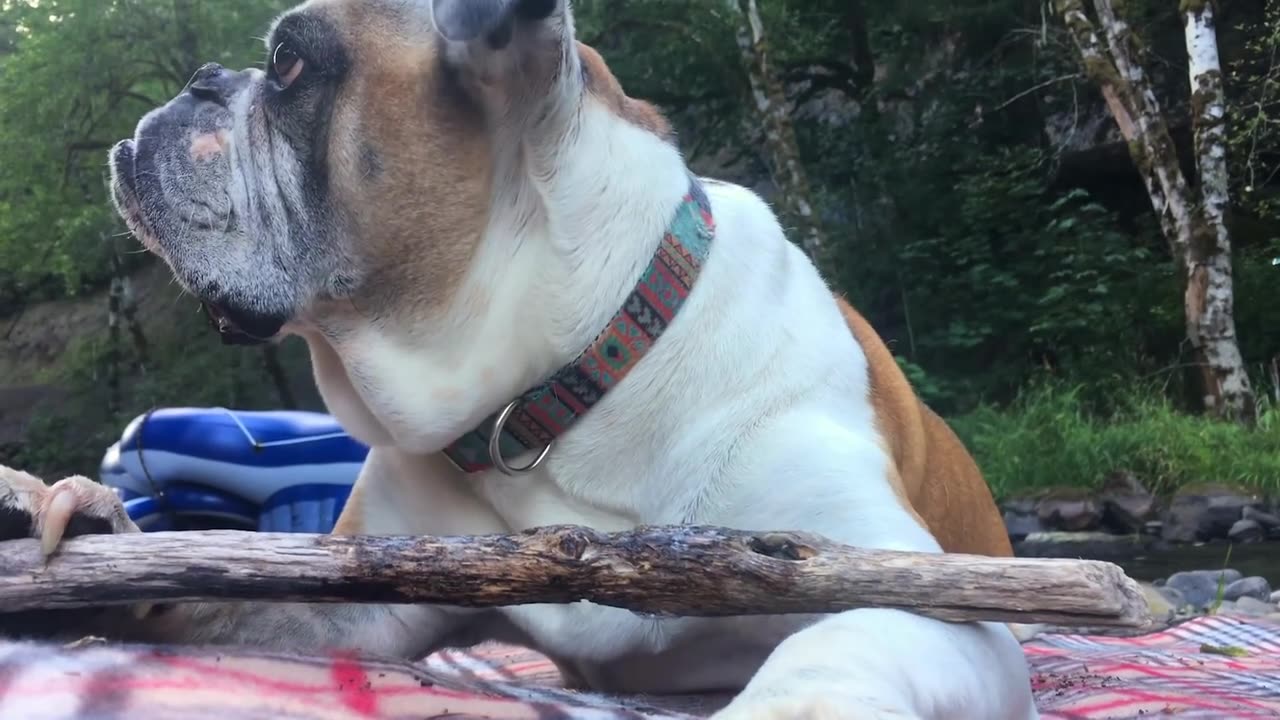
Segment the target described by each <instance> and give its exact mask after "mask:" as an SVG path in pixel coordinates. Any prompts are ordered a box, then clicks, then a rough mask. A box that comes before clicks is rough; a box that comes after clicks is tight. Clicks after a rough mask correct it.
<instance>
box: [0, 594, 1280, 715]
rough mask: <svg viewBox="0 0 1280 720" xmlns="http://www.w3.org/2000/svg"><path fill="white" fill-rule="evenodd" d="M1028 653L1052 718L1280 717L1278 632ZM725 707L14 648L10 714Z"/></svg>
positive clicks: (4, 654) (1204, 634) (1068, 643)
mask: <svg viewBox="0 0 1280 720" xmlns="http://www.w3.org/2000/svg"><path fill="white" fill-rule="evenodd" d="M1024 648H1025V650H1026V655H1027V660H1028V662H1029V663H1030V665H1031V668H1032V675H1033V679H1032V682H1033V685H1034V690H1035V693H1036V697H1037V700H1038V702H1039V705H1040V708H1041V712H1042V713H1043V717H1044V718H1045V720H1080V719H1083V718H1109V719H1121V718H1139V717H1141V718H1158V717H1176V718H1179V719H1180V720H1193V719H1194V720H1198V719H1201V718H1214V719H1215V720H1222V719H1224V718H1242V719H1245V720H1248V719H1252V718H1273V717H1280V625H1272V624H1265V623H1262V622H1261V621H1250V622H1246V621H1243V620H1238V619H1230V618H1223V617H1216V618H1202V619H1199V620H1194V621H1192V622H1189V623H1186V624H1183V625H1180V626H1178V627H1176V628H1173V629H1170V630H1167V631H1164V632H1160V633H1156V634H1153V635H1147V636H1144V637H1140V638H1105V637H1087V636H1081V635H1049V636H1045V637H1042V638H1040V639H1037V640H1035V641H1033V642H1031V643H1028V644H1026V645H1025V646H1024ZM726 700H727V698H726V697H711V696H708V697H680V698H649V697H626V698H619V697H607V696H603V695H595V694H590V693H579V692H572V691H568V690H564V689H561V688H560V687H559V675H558V673H557V671H556V669H555V667H554V666H553V665H552V664H551V663H550V662H549V661H547V660H546V659H545V658H543V657H541V656H539V655H536V654H534V653H532V652H529V651H526V650H522V649H519V648H511V647H503V646H494V645H488V646H481V647H479V648H475V649H472V650H468V651H445V652H441V653H438V654H436V655H433V656H431V657H430V658H428V659H426V660H425V661H422V662H420V663H404V662H392V661H384V660H378V659H374V658H368V657H356V656H352V655H341V654H339V655H330V656H322V657H299V656H292V655H283V654H273V653H264V652H253V651H242V650H226V649H209V648H192V647H154V646H109V645H102V644H85V645H81V646H79V647H59V646H52V645H38V644H28V643H11V644H0V718H3V719H4V720H72V719H75V720H109V719H114V718H120V719H122V720H123V719H127V720H161V719H163V720H171V719H175V720H176V719H178V718H181V719H183V720H204V719H205V718H209V719H212V718H219V719H223V718H232V717H234V718H245V719H246V720H259V719H261V720H267V719H268V718H269V719H271V720H355V719H360V720H396V719H400V718H404V719H406V720H407V719H409V718H413V719H415V720H421V719H423V718H490V719H492V720H546V719H550V718H554V719H555V720H691V719H692V718H698V717H705V716H706V715H707V714H708V713H710V712H712V711H713V710H714V709H715V708H717V707H719V706H720V705H721V704H723V703H724V702H725V701H726Z"/></svg>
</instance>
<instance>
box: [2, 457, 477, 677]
mask: <svg viewBox="0 0 1280 720" xmlns="http://www.w3.org/2000/svg"><path fill="white" fill-rule="evenodd" d="M430 462H431V461H428V460H426V459H408V458H402V457H400V456H399V455H398V454H397V453H394V452H390V451H385V450H382V449H375V450H374V451H372V452H371V453H370V455H369V459H368V460H367V461H366V463H365V466H364V469H363V470H362V472H361V475H360V478H359V479H358V480H357V482H356V486H355V488H353V491H352V497H351V500H350V501H348V504H347V507H346V509H345V510H344V511H343V516H342V517H341V518H340V519H339V521H338V527H337V528H336V529H335V532H336V533H339V534H355V533H370V534H400V533H414V532H437V533H441V534H448V533H452V532H467V531H475V532H490V531H492V530H493V529H494V528H493V526H492V525H487V524H480V525H476V524H475V523H484V519H483V516H481V515H479V514H477V513H475V512H468V508H467V507H465V506H464V505H463V504H462V503H464V502H465V501H466V499H465V497H464V496H463V495H455V494H454V493H453V492H452V491H451V490H450V489H449V486H447V483H448V481H447V479H446V478H443V477H437V476H435V475H434V474H433V473H434V471H435V470H436V468H435V467H434V466H433V465H431V464H430ZM437 484H438V485H440V486H441V487H439V488H436V487H435V486H436V485H437ZM433 489H434V490H437V493H436V494H435V495H434V496H433V495H432V491H433ZM452 500H456V501H457V502H451V501H452ZM137 531H138V528H137V527H136V526H135V525H134V524H133V522H132V521H130V520H129V518H128V516H127V515H126V514H125V512H124V508H123V507H122V506H121V504H120V501H119V499H118V498H117V497H116V496H115V495H114V494H113V493H112V492H111V491H110V490H109V489H108V488H106V487H104V486H102V485H99V484H97V483H94V482H91V481H89V480H87V479H85V478H69V479H67V480H63V481H62V482H59V483H57V484H55V485H53V486H46V485H45V484H44V483H43V482H41V481H40V480H38V479H36V478H34V477H32V476H30V475H27V474H25V473H21V472H17V471H14V470H9V469H7V468H4V467H3V466H0V540H4V539H11V538H18V537H39V538H42V539H43V540H44V541H45V543H46V547H48V548H50V549H53V548H56V546H57V544H58V543H59V542H60V541H61V540H62V539H64V538H68V537H72V536H75V535H82V534H93V533H124V532H137ZM144 609H146V608H144ZM481 617H482V616H481V615H480V614H478V613H476V612H475V611H472V610H467V609H461V608H450V607H442V606H423V605H415V606H408V605H367V604H361V605H354V604H352V605H346V604H303V603H257V602H250V603H234V602H227V603H187V604H178V605H160V606H158V607H153V608H150V611H149V612H148V613H146V615H145V617H142V618H139V617H137V615H136V613H134V612H131V610H130V609H129V608H109V609H88V610H66V611H54V612H29V613H14V614H0V636H19V637H29V638H42V639H56V640H65V641H70V640H76V639H79V638H80V637H83V636H85V635H98V636H103V637H107V638H110V639H117V640H126V641H143V642H161V643H208V644H216V645H243V646H255V647H263V648H271V649H275V650H286V651H293V652H315V651H321V650H326V649H337V648H342V649H351V650H357V651H361V652H367V653H373V654H378V655H389V656H398V657H420V656H422V655H423V654H426V653H427V652H429V651H431V650H432V649H434V648H436V647H438V646H439V645H440V644H441V643H442V642H444V641H445V640H446V639H448V638H450V637H453V636H456V635H457V634H458V633H460V632H463V631H465V630H466V627H467V626H468V625H470V624H471V623H472V622H473V621H475V620H477V619H479V618H481Z"/></svg>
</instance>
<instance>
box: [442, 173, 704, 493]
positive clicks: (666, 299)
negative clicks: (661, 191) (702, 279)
mask: <svg viewBox="0 0 1280 720" xmlns="http://www.w3.org/2000/svg"><path fill="white" fill-rule="evenodd" d="M714 235H715V221H714V220H713V219H712V217H711V203H710V202H709V201H708V200H707V196H706V193H705V192H704V191H703V188H702V184H701V183H700V182H699V181H698V180H697V178H694V177H690V187H689V192H688V193H687V194H686V195H685V196H684V201H683V202H682V203H681V204H680V206H679V207H678V208H677V209H676V213H675V217H674V218H673V219H672V221H671V224H670V225H669V226H668V227H667V231H666V232H665V233H664V234H663V236H662V242H661V243H659V245H658V250H657V252H655V253H654V256H653V260H652V261H651V262H650V263H649V267H648V268H646V269H645V271H644V274H642V275H641V276H640V282H638V283H637V284H636V287H635V289H634V290H632V291H631V294H630V295H628V296H627V299H626V302H624V303H623V305H622V308H621V309H620V310H618V312H617V313H616V314H615V315H614V316H613V319H612V320H611V321H610V322H609V325H608V326H607V327H606V328H605V329H604V331H603V332H601V333H600V334H599V335H598V336H596V339H595V341H593V342H592V343H591V345H590V346H589V347H587V349H586V350H585V351H583V352H582V354H580V355H579V356H578V357H577V358H576V359H575V360H573V362H570V363H569V364H568V365H565V366H564V367H563V368H561V369H560V370H559V371H558V372H556V373H555V374H554V375H552V376H551V377H550V378H549V379H548V380H547V381H545V382H544V383H542V384H541V385H539V386H538V387H535V388H534V389H532V390H530V391H529V392H526V393H525V394H523V395H521V396H520V397H518V398H516V399H515V400H514V401H512V402H511V403H509V404H508V405H507V406H506V407H505V408H503V409H502V410H501V411H499V412H497V413H495V414H494V415H492V416H490V417H489V418H488V419H486V420H485V421H484V422H483V423H482V424H481V425H480V427H478V428H476V429H475V430H472V431H471V432H469V433H467V434H466V435H463V436H462V437H461V438H459V439H458V440H457V441H456V442H454V443H453V444H452V445H450V446H449V447H447V448H445V451H444V453H445V455H446V456H447V457H448V458H449V459H450V460H451V461H452V462H453V464H454V465H457V466H458V468H459V469H461V470H462V471H463V472H467V473H475V472H481V471H484V470H488V469H490V468H496V469H498V470H499V471H501V472H503V473H505V474H507V475H518V474H520V473H524V472H528V471H530V470H532V469H533V468H535V467H537V466H538V464H539V463H541V462H542V461H543V460H544V459H545V458H546V456H547V453H548V452H550V450H551V445H552V443H554V442H555V440H556V438H558V437H559V436H560V435H562V434H564V433H565V432H566V431H567V430H568V429H569V427H570V426H572V425H573V423H574V422H575V421H576V420H577V419H578V418H580V417H582V416H583V415H584V414H586V412H587V411H588V410H590V409H591V407H592V406H594V405H595V404H596V403H598V402H600V399H601V398H603V397H604V394H605V393H606V392H608V391H609V389H610V388H613V387H614V386H616V385H617V384H618V383H620V382H622V379H623V378H624V377H626V376H627V373H629V372H630V371H631V369H632V368H634V367H635V366H636V363H638V362H640V359H641V358H642V357H644V354H645V353H646V352H648V350H649V348H651V347H653V344H654V343H655V342H657V340H658V337H659V336H661V335H662V333H663V332H664V331H665V330H666V329H667V327H668V326H669V325H670V324H671V321H672V319H673V318H675V316H676V313H677V312H678V311H679V310H680V307H681V306H682V305H683V304H684V302H685V300H687V299H688V297H689V293H690V291H691V290H692V288H693V283H694V281H695V280H696V279H697V277H698V274H699V273H700V272H701V270H702V265H703V263H704V262H706V259H707V255H708V254H709V253H710V250H711V240H712V238H713V237H714ZM528 452H537V453H538V455H537V456H536V458H535V459H534V460H533V461H532V462H531V463H529V464H528V465H526V466H525V467H520V468H513V467H511V466H510V465H508V464H507V462H506V460H505V458H514V457H518V456H520V455H523V454H525V453H528Z"/></svg>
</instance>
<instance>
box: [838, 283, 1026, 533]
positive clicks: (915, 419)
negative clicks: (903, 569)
mask: <svg viewBox="0 0 1280 720" xmlns="http://www.w3.org/2000/svg"><path fill="white" fill-rule="evenodd" d="M836 303H837V304H838V305H839V307H840V312H841V314H843V315H844V319H845V322H846V323H848V325H849V329H850V331H852V332H853V336H854V338H855V339H857V341H858V344H859V345H861V346H862V351H863V353H864V354H865V355H866V357H867V372H868V375H869V378H868V380H869V382H870V385H871V402H872V405H873V406H874V408H875V415H876V425H877V427H878V428H879V430H880V434H881V436H882V440H883V442H884V443H885V445H886V447H887V448H888V450H889V454H890V457H891V458H892V459H893V462H894V465H895V466H896V473H893V475H894V476H896V477H891V478H890V481H891V482H894V483H895V484H894V489H895V491H896V492H897V493H898V496H899V497H900V498H902V500H903V503H904V504H905V505H906V506H907V507H908V508H910V509H911V510H912V511H913V514H915V515H916V516H917V517H918V518H920V519H922V520H923V521H924V524H925V526H926V527H927V528H928V529H929V532H931V533H932V534H933V536H934V538H936V539H937V541H938V543H939V544H940V545H942V549H943V550H945V551H947V552H958V553H973V554H977V555H990V556H996V557H1008V556H1011V555H1012V554H1013V548H1012V547H1011V546H1010V544H1009V535H1008V533H1007V532H1006V531H1005V527H1004V521H1003V519H1002V518H1001V517H1000V511H999V509H998V508H997V507H996V504H995V501H994V500H993V499H992V497H991V490H990V488H989V487H988V486H987V483H986V481H985V480H984V479H983V477H982V473H981V471H980V470H979V469H978V465H977V463H975V462H974V460H973V457H972V456H971V455H970V454H969V451H968V450H967V449H965V447H964V444H963V443H961V442H960V439H959V438H958V437H956V435H955V433H954V432H952V430H951V428H950V427H948V426H947V424H946V423H945V422H944V421H943V420H942V418H940V417H938V416H937V414H936V413H934V412H933V411H932V410H930V409H929V408H928V407H926V406H925V405H924V403H922V402H920V399H919V397H917V396H916V394H915V391H914V390H913V389H912V388H911V384H910V382H908V381H907V377H906V375H904V374H903V373H902V369H901V368H899V367H898V363H897V362H896V361H895V360H894V358H893V355H892V354H891V353H890V352H889V349H888V348H887V347H885V344H884V342H883V341H882V340H881V339H880V336H879V335H878V334H877V333H876V331H875V330H874V329H873V328H872V327H871V325H870V324H869V323H868V322H867V321H866V320H865V319H864V318H863V317H862V315H860V314H859V313H858V311H857V310H854V309H853V306H851V305H850V304H849V303H848V302H847V301H846V300H845V299H844V298H842V297H839V296H837V297H836Z"/></svg>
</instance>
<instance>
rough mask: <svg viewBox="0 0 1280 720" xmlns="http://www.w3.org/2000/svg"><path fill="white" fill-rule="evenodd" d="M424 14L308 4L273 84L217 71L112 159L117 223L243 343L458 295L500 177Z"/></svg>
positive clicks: (407, 2) (286, 29) (282, 51)
mask: <svg viewBox="0 0 1280 720" xmlns="http://www.w3.org/2000/svg"><path fill="white" fill-rule="evenodd" d="M426 5H427V3H426V2H422V1H419V2H414V1H412V0H312V1H311V2H308V3H306V4H304V5H302V6H300V7H298V8H296V9H295V10H293V11H291V12H289V13H287V14H286V15H284V16H283V17H282V18H280V19H279V20H278V22H277V23H276V24H275V26H274V27H273V28H272V30H271V32H270V33H269V35H268V39H267V48H266V57H265V61H264V64H263V67H262V69H258V68H253V69H246V70H231V69H227V68H222V67H220V66H218V65H216V64H210V65H206V66H204V67H203V68H201V69H200V70H199V72H197V73H196V75H195V76H194V77H193V78H192V80H191V82H190V83H189V85H188V86H187V87H186V88H185V89H184V90H183V91H182V92H181V93H180V94H179V95H178V96H177V97H175V98H173V99H172V100H170V101H169V102H168V103H167V104H165V105H164V106H163V107H160V108H158V109H156V110H154V111H152V112H151V113H149V114H148V115H146V117H144V118H143V119H142V121H141V122H140V123H139V124H138V127H137V131H136V134H135V136H134V137H133V138H132V139H130V140H123V141H121V142H120V143H119V144H117V145H116V146H115V147H114V148H113V149H112V151H111V170H112V190H113V195H114V199H115V202H116V206H117V208H118V210H119V212H120V214H121V215H122V216H123V217H124V218H125V220H126V222H127V223H128V224H129V226H130V228H131V229H132V230H133V231H134V233H135V234H136V235H137V237H138V238H139V239H140V240H141V241H142V242H143V244H144V245H146V247H147V248H148V249H149V250H151V251H152V252H155V253H157V254H158V255H160V256H162V257H163V258H164V259H165V260H166V261H167V262H168V263H169V264H170V266H171V267H172V268H173V270H174V273H175V275H176V276H177V278H178V279H179V281H180V282H181V283H182V284H183V285H184V286H186V287H187V288H188V289H189V290H190V291H191V292H192V293H194V294H195V295H197V296H198V297H200V298H201V300H203V301H204V302H205V304H206V307H207V308H209V309H210V311H211V313H212V314H213V316H214V317H215V319H218V320H219V321H220V323H221V324H222V326H223V327H224V328H225V329H228V330H231V331H233V332H232V333H231V334H233V335H239V336H241V337H243V338H247V339H252V340H260V339H265V338H269V337H271V336H273V335H275V334H276V333H278V332H279V331H280V329H281V327H282V326H283V325H284V324H285V323H288V322H291V321H293V320H295V319H298V318H299V317H302V316H305V315H307V314H310V313H313V312H314V311H315V309H316V308H318V307H323V306H326V304H333V303H336V304H346V305H351V306H355V305H361V306H363V307H365V308H369V307H373V308H375V309H376V308H377V306H378V305H379V304H380V303H385V302H386V301H387V298H385V297H383V296H384V295H385V294H386V293H387V292H392V291H393V292H395V293H397V298H396V302H397V303H404V302H410V303H419V304H422V303H425V304H428V305H429V304H438V303H442V302H445V300H444V299H445V298H447V297H448V296H449V295H450V293H451V292H452V290H453V289H454V285H455V284H456V283H457V282H458V279H459V277H460V276H461V275H462V273H463V271H464V270H465V268H466V267H467V265H468V263H469V262H470V260H471V257H472V255H473V253H474V251H475V247H476V244H477V242H478V238H479V236H480V233H481V232H482V230H483V223H484V219H485V217H486V214H487V205H488V199H489V182H490V180H489V167H490V165H491V162H490V158H489V154H488V147H487V143H486V138H485V130H484V122H483V117H482V113H481V112H480V110H479V108H478V107H477V105H476V103H475V102H474V101H472V100H471V99H469V98H468V95H467V93H466V92H465V91H464V90H463V89H462V88H461V85H460V80H459V78H458V76H457V73H456V72H454V71H453V68H451V67H449V66H448V64H447V63H446V61H445V53H444V52H443V44H444V43H443V41H442V40H440V38H439V36H438V35H437V34H436V33H435V32H434V31H433V29H432V20H431V13H430V10H429V9H428V8H427V7H426ZM391 289H394V290H391ZM404 293H409V294H411V295H412V297H403V294H404Z"/></svg>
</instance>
